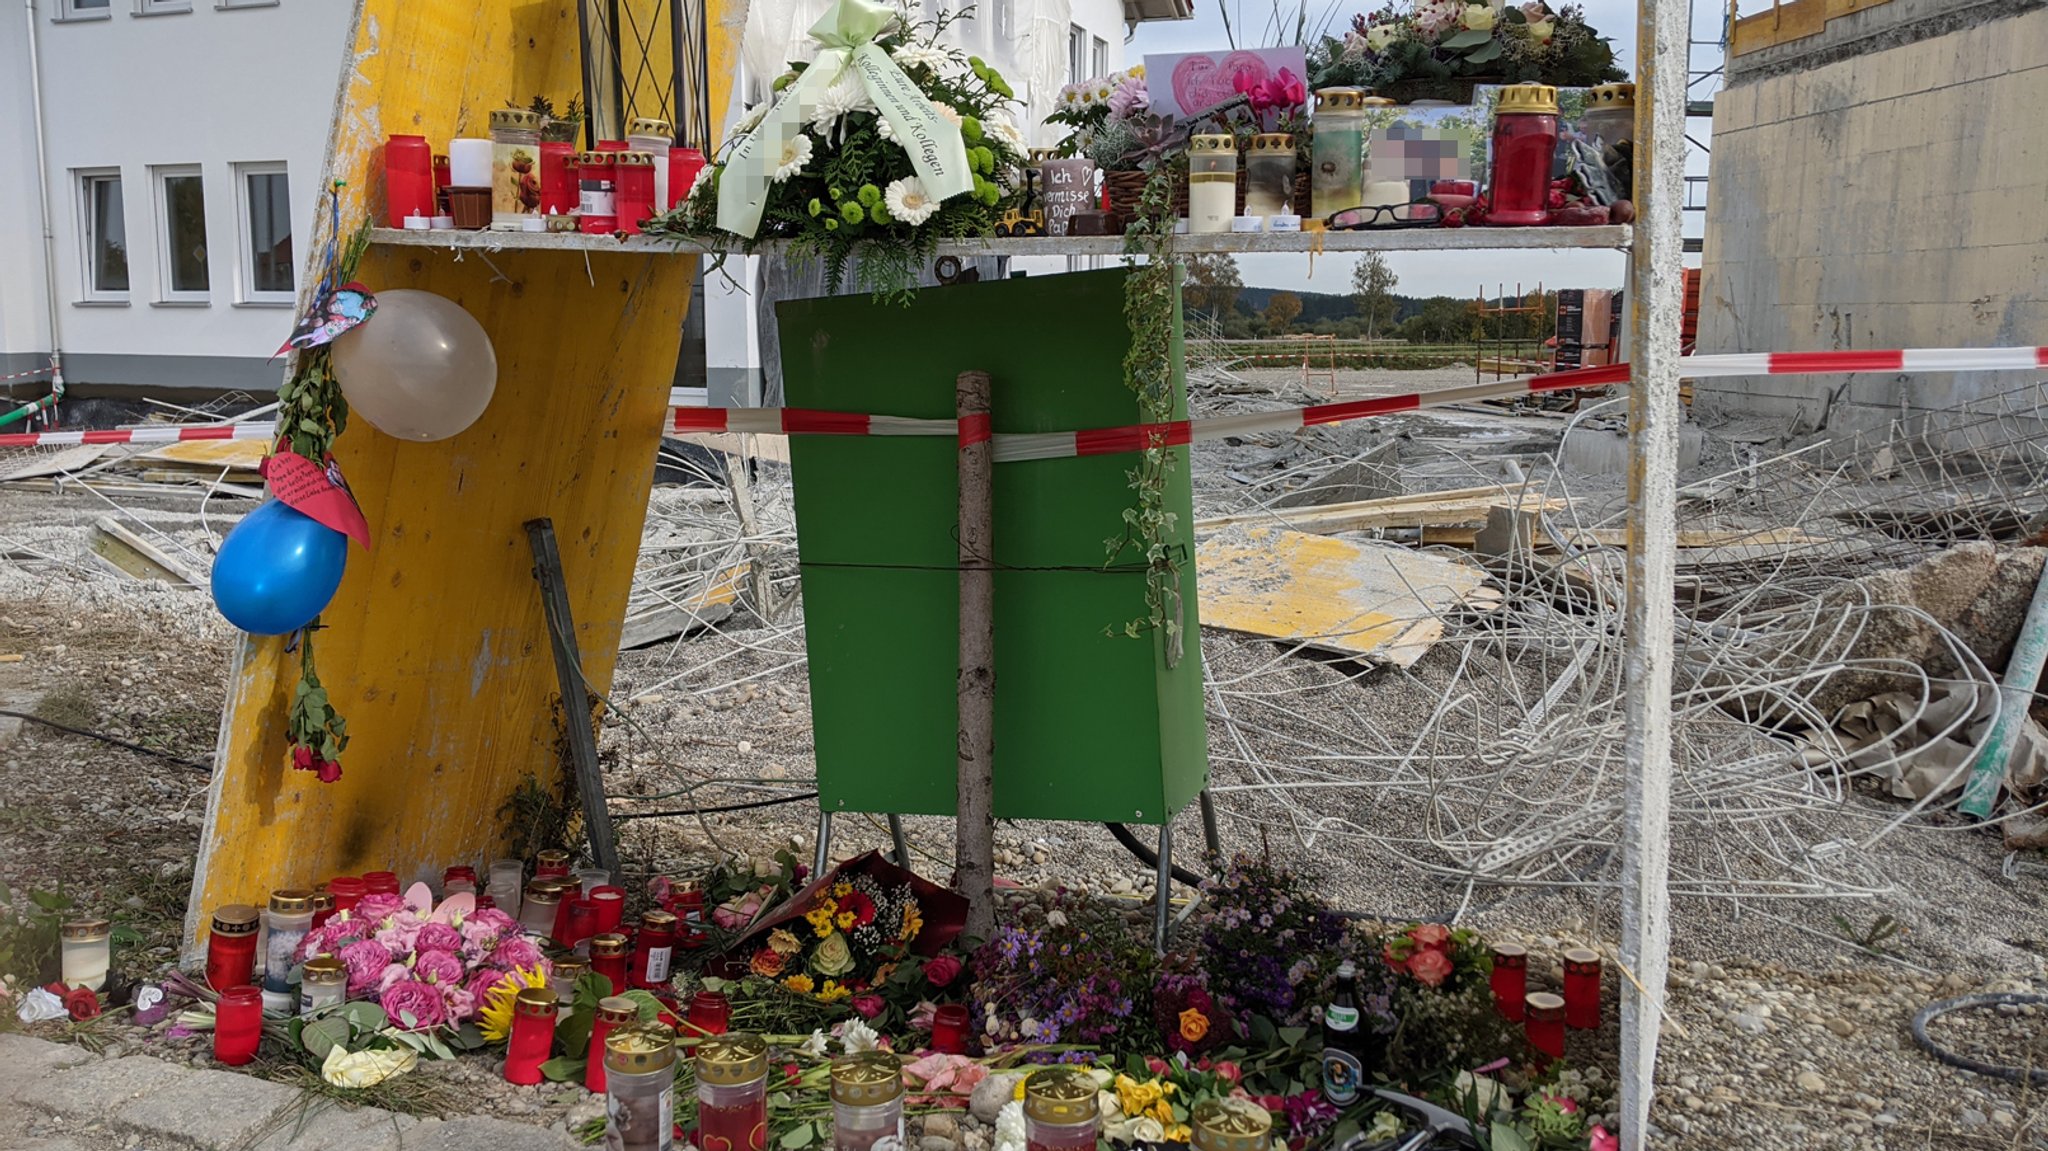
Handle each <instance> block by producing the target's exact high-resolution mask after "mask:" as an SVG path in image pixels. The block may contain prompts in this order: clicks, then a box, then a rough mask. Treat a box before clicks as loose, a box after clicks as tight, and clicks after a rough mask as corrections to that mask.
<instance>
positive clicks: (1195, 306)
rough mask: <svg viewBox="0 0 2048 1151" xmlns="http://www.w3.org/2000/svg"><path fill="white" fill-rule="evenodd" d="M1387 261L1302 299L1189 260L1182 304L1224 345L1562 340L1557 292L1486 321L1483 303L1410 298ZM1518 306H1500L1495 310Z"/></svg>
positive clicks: (1222, 262)
mask: <svg viewBox="0 0 2048 1151" xmlns="http://www.w3.org/2000/svg"><path fill="white" fill-rule="evenodd" d="M1398 286H1399V279H1398V277H1396V276H1395V274H1394V270H1393V269H1392V268H1391V267H1389V266H1388V265H1387V260H1386V257H1385V256H1383V255H1381V254H1380V253H1378V252H1368V253H1366V255H1365V256H1364V258H1362V259H1361V260H1359V262H1358V266H1357V267H1356V268H1354V269H1353V270H1352V276H1351V291H1349V292H1347V293H1337V292H1301V291H1290V290H1287V289H1275V288H1251V287H1246V286H1245V284H1244V280H1243V278H1242V277H1241V276H1240V275H1239V273H1238V268H1237V260H1236V259H1235V258H1234V257H1232V256H1230V255H1229V254H1227V253H1221V252H1218V253H1205V254H1202V255H1196V256H1190V257H1188V260H1187V279H1186V281H1185V283H1184V284H1183V286H1182V290H1181V291H1182V302H1183V304H1184V305H1185V307H1186V308H1187V310H1188V311H1189V312H1191V313H1200V314H1202V315H1205V316H1213V317H1216V319H1217V322H1218V328H1219V329H1220V334H1221V335H1222V336H1223V338H1225V339H1232V340H1256V339H1267V338H1272V337H1276V336H1289V335H1318V336H1336V337H1337V338H1339V339H1345V340H1398V341H1401V342H1404V343H1410V344H1469V343H1474V342H1476V341H1477V340H1479V339H1481V338H1482V337H1483V338H1485V339H1489V340H1529V341H1541V340H1547V339H1549V338H1550V337H1552V336H1554V335H1556V334H1557V293H1556V292H1555V291H1547V292H1543V293H1540V294H1539V293H1535V292H1532V293H1530V294H1529V295H1528V297H1527V298H1526V299H1525V300H1523V301H1522V303H1525V304H1527V305H1529V306H1531V308H1532V309H1533V310H1531V311H1526V312H1518V313H1513V314H1496V315H1493V316H1491V317H1482V315H1481V313H1480V308H1479V301H1478V298H1477V297H1476V296H1472V297H1459V296H1408V295H1403V294H1401V293H1399V292H1397V291H1395V288H1397V287H1398ZM1503 303H1507V304H1513V303H1515V301H1513V300H1512V299H1510V300H1505V301H1503V300H1499V299H1493V300H1489V301H1488V305H1489V306H1490V307H1498V306H1500V305H1501V304H1503Z"/></svg>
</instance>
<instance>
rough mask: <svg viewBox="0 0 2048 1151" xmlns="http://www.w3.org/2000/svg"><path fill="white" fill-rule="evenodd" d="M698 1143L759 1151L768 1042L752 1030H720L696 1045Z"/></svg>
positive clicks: (721, 1150) (764, 1135)
mask: <svg viewBox="0 0 2048 1151" xmlns="http://www.w3.org/2000/svg"><path fill="white" fill-rule="evenodd" d="M696 1062H697V1137H696V1138H695V1139H693V1140H691V1142H692V1143H695V1144H696V1145H697V1146H699V1147H704V1148H714V1147H715V1148H717V1149H718V1151H728V1149H729V1151H763V1148H764V1147H765V1146H766V1145H767V1142H768V1045H767V1043H766V1042H765V1041H763V1040H762V1038H761V1037H760V1036H758V1035H720V1036H716V1037H714V1038H711V1039H706V1040H704V1041H703V1042H702V1043H699V1044H698V1045H697V1057H696Z"/></svg>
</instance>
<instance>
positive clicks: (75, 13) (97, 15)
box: [50, 0, 114, 24]
mask: <svg viewBox="0 0 2048 1151" xmlns="http://www.w3.org/2000/svg"><path fill="white" fill-rule="evenodd" d="M80 2H81V0H57V3H56V5H55V6H54V7H53V8H52V9H51V10H50V22H51V23H52V24H77V23H82V22H84V21H87V20H112V19H113V18H114V0H106V3H105V4H102V5H99V6H97V7H91V8H81V7H79V4H80Z"/></svg>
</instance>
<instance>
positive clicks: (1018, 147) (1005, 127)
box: [981, 116, 1025, 155]
mask: <svg viewBox="0 0 2048 1151" xmlns="http://www.w3.org/2000/svg"><path fill="white" fill-rule="evenodd" d="M981 127H982V130H983V131H985V132H987V133H988V134H989V135H991V136H994V137H995V138H996V139H998V140H1000V141H1002V142H1003V145H1004V146H1005V147H1007V148H1009V149H1010V151H1012V152H1016V153H1017V154H1019V155H1022V154H1023V153H1024V150H1025V143H1024V133H1022V132H1020V131H1018V130H1017V126H1016V125H1015V124H1012V123H1010V118H1009V117H1008V116H990V117H989V118H988V119H986V120H983V121H982V122H981Z"/></svg>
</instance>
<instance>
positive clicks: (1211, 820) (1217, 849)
mask: <svg viewBox="0 0 2048 1151" xmlns="http://www.w3.org/2000/svg"><path fill="white" fill-rule="evenodd" d="M1195 798H1196V799H1198V800H1200V801H1201V803H1202V843H1203V845H1204V846H1205V847H1207V848H1208V849H1209V854H1210V855H1211V856H1212V857H1214V858H1215V859H1217V860H1218V861H1221V860H1222V858H1223V833H1222V832H1221V831H1218V830H1217V829H1216V800H1215V798H1214V797H1212V796H1211V795H1210V794H1209V789H1208V788H1206V787H1205V788H1203V789H1202V794H1200V795H1198V796H1196V797H1195Z"/></svg>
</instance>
